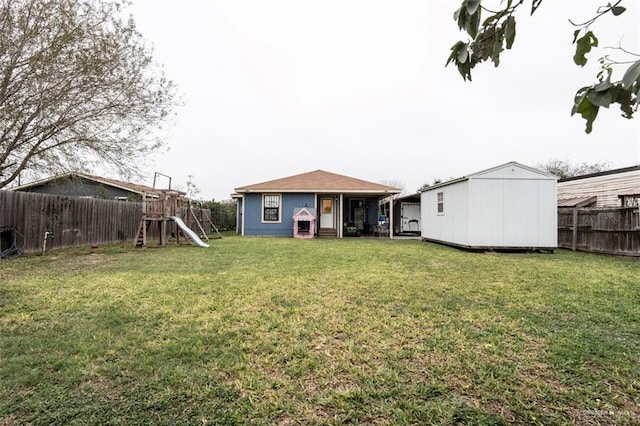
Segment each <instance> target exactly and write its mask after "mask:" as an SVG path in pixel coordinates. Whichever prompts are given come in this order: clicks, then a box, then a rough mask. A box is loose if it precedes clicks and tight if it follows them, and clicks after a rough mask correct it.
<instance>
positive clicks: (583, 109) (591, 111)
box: [571, 96, 599, 134]
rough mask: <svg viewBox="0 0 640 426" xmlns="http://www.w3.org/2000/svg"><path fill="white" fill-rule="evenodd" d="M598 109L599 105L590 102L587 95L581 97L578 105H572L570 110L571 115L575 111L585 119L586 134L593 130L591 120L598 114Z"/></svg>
mask: <svg viewBox="0 0 640 426" xmlns="http://www.w3.org/2000/svg"><path fill="white" fill-rule="evenodd" d="M598 110H599V107H598V106H597V105H594V104H592V103H591V101H589V99H588V98H587V96H585V97H583V98H582V101H581V102H580V103H579V104H578V105H574V108H573V109H572V111H571V115H573V114H575V113H576V112H577V113H579V114H580V115H581V116H582V118H584V119H585V120H586V121H587V126H586V129H585V132H586V133H587V134H588V133H591V131H592V130H593V122H594V121H595V119H596V117H597V116H598Z"/></svg>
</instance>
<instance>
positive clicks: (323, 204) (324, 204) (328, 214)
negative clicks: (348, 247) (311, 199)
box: [320, 197, 335, 229]
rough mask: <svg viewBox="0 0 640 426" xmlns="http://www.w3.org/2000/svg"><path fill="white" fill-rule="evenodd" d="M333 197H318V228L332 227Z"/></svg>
mask: <svg viewBox="0 0 640 426" xmlns="http://www.w3.org/2000/svg"><path fill="white" fill-rule="evenodd" d="M333 208H334V207H333V198H330V197H327V198H320V228H325V229H326V228H329V229H334V228H335V226H334V224H333V216H334V214H333Z"/></svg>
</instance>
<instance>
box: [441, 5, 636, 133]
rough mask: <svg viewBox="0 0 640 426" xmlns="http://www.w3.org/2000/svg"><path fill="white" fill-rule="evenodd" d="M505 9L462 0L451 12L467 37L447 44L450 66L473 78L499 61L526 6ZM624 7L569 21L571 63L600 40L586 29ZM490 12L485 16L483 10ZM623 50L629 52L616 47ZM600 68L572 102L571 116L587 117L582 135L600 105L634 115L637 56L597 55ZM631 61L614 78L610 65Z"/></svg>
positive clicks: (588, 129)
mask: <svg viewBox="0 0 640 426" xmlns="http://www.w3.org/2000/svg"><path fill="white" fill-rule="evenodd" d="M541 3H542V0H532V1H531V2H530V4H531V7H530V9H529V10H530V14H531V15H533V14H534V13H535V12H536V10H538V7H539V6H540V5H541ZM502 4H503V7H502V8H501V9H498V10H490V9H488V8H485V7H484V6H482V4H481V0H463V1H462V3H461V5H460V8H459V9H457V10H456V11H455V13H454V20H455V21H456V23H457V24H458V28H459V29H460V30H462V31H464V32H466V33H467V35H468V36H469V37H470V39H468V40H467V41H462V40H460V41H458V42H456V43H455V44H454V45H453V46H452V47H451V54H450V55H449V57H448V58H447V62H446V65H449V64H450V63H451V64H454V65H455V66H456V68H457V69H458V72H459V73H460V75H461V76H462V78H463V79H464V80H465V81H466V80H469V81H471V70H472V69H473V68H474V67H475V66H476V65H478V64H479V63H482V62H486V61H491V62H493V64H494V66H496V67H497V66H499V65H500V55H501V54H502V52H504V51H505V50H509V49H511V48H512V47H513V45H514V42H515V37H516V11H517V10H518V8H520V7H522V5H523V4H525V0H506V1H504V2H503V3H502ZM625 11H626V8H625V7H624V6H622V0H618V1H616V2H614V3H613V4H611V3H607V5H604V6H601V7H599V8H598V10H597V11H596V13H595V15H594V16H593V17H592V18H590V19H588V20H587V21H585V22H581V23H577V24H576V23H574V22H572V21H570V22H571V24H572V25H574V26H575V27H577V29H576V30H575V31H574V33H573V44H574V45H575V46H576V49H575V54H574V56H573V61H574V63H575V64H576V65H578V66H584V65H586V64H587V61H588V58H587V55H588V54H589V53H590V52H591V50H592V48H594V47H598V43H599V40H598V38H597V36H596V34H595V33H594V32H593V31H592V30H591V29H590V27H591V25H593V24H594V23H595V22H596V21H597V20H598V19H600V18H601V17H603V16H604V15H608V14H611V15H613V16H620V15H622V14H623V13H624V12H625ZM483 12H488V13H489V16H488V17H486V18H485V19H484V20H483V19H482V13H483ZM619 50H620V51H622V52H626V53H628V54H631V55H632V56H635V58H637V57H638V55H637V54H632V53H630V52H628V51H626V50H624V49H622V48H621V47H620V49H619ZM600 64H601V70H600V72H599V73H598V74H597V76H596V78H597V82H596V83H594V84H591V85H589V86H585V87H582V88H580V89H578V91H577V92H576V95H575V97H574V100H573V106H572V109H571V115H574V114H579V115H580V116H582V118H583V119H584V120H585V121H586V129H585V130H586V133H591V131H592V130H593V123H594V121H595V120H596V118H597V116H598V112H599V110H600V108H609V106H611V105H612V104H618V105H619V107H620V110H621V111H622V116H623V117H625V118H629V119H630V118H633V114H634V113H635V112H636V111H637V109H638V91H639V88H640V60H638V59H633V60H630V61H617V62H612V61H609V60H607V57H605V58H600ZM620 64H630V65H629V66H628V68H627V69H626V71H625V73H624V75H623V77H622V79H621V80H618V81H615V80H612V75H613V65H620Z"/></svg>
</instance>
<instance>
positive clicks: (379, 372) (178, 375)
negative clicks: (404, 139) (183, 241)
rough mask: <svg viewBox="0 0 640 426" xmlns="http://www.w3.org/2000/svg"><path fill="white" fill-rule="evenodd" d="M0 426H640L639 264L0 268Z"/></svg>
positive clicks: (319, 245)
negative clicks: (28, 425)
mask: <svg viewBox="0 0 640 426" xmlns="http://www.w3.org/2000/svg"><path fill="white" fill-rule="evenodd" d="M0 385H1V386H0V425H13V424H16V425H18V424H25V423H32V424H46V425H50V424H125V425H131V424H202V425H205V424H265V425H266V424H269V425H270V424H281V425H291V424H296V425H297V424H304V425H308V424H345V423H361V424H487V425H489V424H511V423H520V424H544V425H547V424H573V423H575V424H640V420H639V419H640V263H639V262H638V261H637V260H632V259H620V258H612V257H604V256H594V255H589V254H584V253H572V252H567V251H558V252H556V253H554V254H485V253H469V252H464V251H458V250H455V249H452V248H448V247H442V246H438V245H432V244H428V243H423V242H420V241H415V240H413V241H411V240H404V241H401V240H393V241H390V240H385V239H364V238H353V239H342V240H336V239H323V240H320V239H315V240H294V239H286V238H250V237H237V236H226V237H225V238H224V239H222V240H214V241H212V242H211V247H210V248H209V249H201V248H197V247H187V246H183V247H171V248H166V249H147V250H142V249H134V248H133V247H130V246H129V245H127V246H109V247H101V248H98V249H93V250H92V249H89V248H85V249H75V250H65V251H60V252H49V253H47V255H45V256H31V257H21V258H17V259H12V260H1V261H0Z"/></svg>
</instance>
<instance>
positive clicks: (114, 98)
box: [0, 0, 176, 188]
mask: <svg viewBox="0 0 640 426" xmlns="http://www.w3.org/2000/svg"><path fill="white" fill-rule="evenodd" d="M127 5H128V3H127V0H123V1H119V0H0V34H2V36H1V37H0V188H2V187H4V186H6V185H8V184H9V183H11V182H13V181H14V180H16V179H17V177H18V176H19V174H20V173H21V172H23V171H24V172H38V173H39V174H42V173H52V172H61V171H67V170H72V169H75V170H77V169H87V168H91V166H92V165H95V164H103V165H104V164H106V165H109V166H112V167H113V168H115V169H116V170H118V171H120V172H122V173H127V172H132V171H135V170H136V168H137V161H138V160H139V159H140V158H142V157H144V156H145V155H146V154H148V153H149V152H150V151H151V150H154V149H156V148H158V147H159V146H160V145H161V144H162V142H161V141H159V140H157V139H156V138H153V136H152V132H153V129H155V128H156V127H158V126H160V125H161V123H163V122H164V121H165V120H166V119H167V118H168V116H169V115H170V113H171V111H172V109H173V107H174V105H175V103H176V96H175V90H174V87H173V84H172V83H171V82H170V81H168V80H167V79H166V78H165V76H164V74H163V72H162V70H161V69H159V68H158V66H157V65H156V64H155V63H154V62H153V60H152V55H151V50H150V48H149V47H148V46H147V45H146V43H145V41H144V39H143V37H142V35H141V34H140V33H139V32H138V31H137V30H136V26H135V23H134V22H133V20H132V18H131V17H129V18H128V19H126V17H125V13H124V12H125V8H126V6H127Z"/></svg>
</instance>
